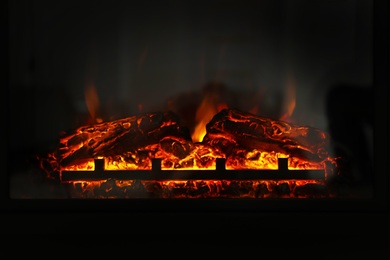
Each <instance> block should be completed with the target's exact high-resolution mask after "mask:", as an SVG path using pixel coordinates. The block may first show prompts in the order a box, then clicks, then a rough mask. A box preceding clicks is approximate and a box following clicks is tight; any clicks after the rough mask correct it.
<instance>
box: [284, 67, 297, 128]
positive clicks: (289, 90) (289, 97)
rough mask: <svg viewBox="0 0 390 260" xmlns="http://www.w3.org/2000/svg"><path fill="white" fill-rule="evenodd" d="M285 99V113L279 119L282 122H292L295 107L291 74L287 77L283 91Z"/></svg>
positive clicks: (294, 87)
mask: <svg viewBox="0 0 390 260" xmlns="http://www.w3.org/2000/svg"><path fill="white" fill-rule="evenodd" d="M285 95H286V99H285V101H284V109H283V111H285V113H284V114H283V115H282V116H281V117H280V120H284V121H288V122H289V121H292V120H291V116H292V114H293V112H294V109H295V106H296V86H295V81H294V77H293V75H292V73H289V74H288V75H287V84H286V91H285Z"/></svg>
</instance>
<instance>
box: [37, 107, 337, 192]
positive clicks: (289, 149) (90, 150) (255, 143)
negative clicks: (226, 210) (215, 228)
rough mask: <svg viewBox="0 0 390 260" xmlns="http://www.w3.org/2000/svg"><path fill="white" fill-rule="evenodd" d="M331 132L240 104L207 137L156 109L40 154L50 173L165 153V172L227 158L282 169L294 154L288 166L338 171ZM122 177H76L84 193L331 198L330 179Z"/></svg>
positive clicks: (136, 163) (237, 165)
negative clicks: (251, 110) (330, 146)
mask: <svg viewBox="0 0 390 260" xmlns="http://www.w3.org/2000/svg"><path fill="white" fill-rule="evenodd" d="M328 143H329V137H328V135H327V134H326V133H325V132H323V131H321V130H319V129H316V128H312V127H308V126H296V125H293V124H290V123H286V122H283V121H279V120H272V119H269V118H262V117H259V116H256V115H253V114H250V113H245V112H241V111H237V110H233V109H222V110H221V111H220V112H219V113H217V114H215V115H214V116H213V117H212V119H211V120H210V121H209V122H208V123H207V125H206V134H205V136H204V138H203V141H202V142H199V141H193V139H192V137H191V135H190V131H189V130H188V128H186V127H185V126H183V125H181V123H180V120H179V118H178V116H177V115H176V114H174V113H172V112H161V113H149V114H143V115H138V116H132V117H128V118H124V119H120V120H115V121H111V122H105V123H99V124H95V125H89V126H83V127H80V128H78V129H76V130H74V131H72V132H68V133H64V134H63V135H62V136H61V137H60V142H59V147H58V149H57V150H56V151H54V152H53V153H51V154H49V155H48V156H45V157H44V158H41V159H40V162H41V167H42V169H44V170H45V171H46V173H47V175H48V177H50V178H59V179H60V178H61V172H63V171H81V170H83V171H91V172H93V171H94V170H95V165H94V161H95V159H97V158H101V159H104V160H103V162H104V166H103V167H104V170H110V171H113V170H114V171H115V170H117V171H121V170H151V169H152V164H153V163H152V161H153V160H154V159H156V158H159V159H161V170H162V171H161V174H163V172H164V170H210V169H214V170H215V169H216V159H217V158H224V159H225V162H226V170H243V169H244V170H245V169H278V167H279V166H278V158H288V165H287V167H288V169H289V170H298V169H305V170H306V169H311V170H318V169H321V170H324V172H325V173H326V175H328V174H330V173H333V170H334V169H335V160H334V159H333V158H331V157H329V155H328V152H327V151H328V147H327V145H328ZM197 174H199V179H198V180H194V179H193V178H192V179H191V180H175V179H173V180H114V179H111V178H107V180H103V181H86V180H85V181H73V182H71V184H72V185H73V188H74V189H73V190H72V194H73V195H74V196H76V197H94V198H100V197H106V198H107V197H158V198H166V197H169V198H172V197H174V198H181V197H186V198H197V197H240V198H243V197H249V198H258V197H262V198H264V197H275V196H277V197H305V196H306V197H307V196H308V195H307V194H306V195H304V194H305V192H304V191H305V189H307V187H309V186H310V187H311V186H313V187H315V188H312V189H311V190H312V191H311V192H310V194H309V196H331V195H330V193H329V191H328V190H327V189H326V185H325V181H324V180H228V179H227V180H221V179H218V180H210V178H206V180H202V177H201V176H202V175H201V174H202V171H198V173H197Z"/></svg>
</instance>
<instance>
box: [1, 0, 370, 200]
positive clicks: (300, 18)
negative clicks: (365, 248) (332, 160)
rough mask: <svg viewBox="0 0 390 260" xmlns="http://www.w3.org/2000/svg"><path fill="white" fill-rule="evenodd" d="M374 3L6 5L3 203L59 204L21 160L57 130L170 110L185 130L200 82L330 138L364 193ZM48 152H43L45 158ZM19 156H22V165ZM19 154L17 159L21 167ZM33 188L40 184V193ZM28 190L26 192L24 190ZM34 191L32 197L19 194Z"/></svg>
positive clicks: (231, 102)
mask: <svg viewBox="0 0 390 260" xmlns="http://www.w3.org/2000/svg"><path fill="white" fill-rule="evenodd" d="M373 6H374V5H373V2H372V1H366V0H349V1H348V0H345V1H344V0H343V1H326V0H319V1H303V0H301V1H289V0H283V1H282V0H277V1H233V0H225V1H219V0H214V1H209V2H204V1H136V2H134V1H131V2H130V1H113V2H112V1H82V2H80V1H56V2H52V1H43V0H40V1H25V0H17V1H10V2H9V3H8V28H9V56H8V57H9V71H8V72H9V75H8V79H9V85H8V86H9V88H8V89H7V112H8V113H7V122H8V123H7V134H8V152H9V153H10V154H12V155H11V156H10V160H11V161H10V163H9V166H10V169H9V170H10V171H11V180H10V181H11V197H14V198H20V197H26V196H27V197H28V196H32V197H45V196H49V197H53V196H54V197H57V196H58V197H61V196H63V195H62V194H63V193H62V191H61V189H58V191H57V192H55V191H54V192H50V193H49V194H47V192H46V191H44V190H45V189H44V188H43V187H41V186H39V185H40V184H36V185H35V186H34V185H23V183H25V182H23V180H24V179H26V178H30V181H34V175H30V176H31V177H26V176H25V175H24V173H25V171H26V169H18V167H12V166H13V165H15V166H17V165H19V166H20V167H21V166H23V165H20V162H21V161H23V162H25V163H24V165H25V166H26V168H27V171H28V170H29V165H28V164H29V158H30V157H32V156H33V155H34V154H38V153H45V152H50V151H51V150H53V149H54V148H55V146H56V145H57V143H58V138H59V134H60V132H62V131H67V130H70V129H74V128H76V127H79V126H83V125H86V124H87V123H90V122H91V121H90V118H91V115H92V114H90V111H89V110H88V107H87V103H86V95H85V91H86V89H87V88H93V89H94V90H95V91H96V95H97V101H98V105H97V106H96V109H94V112H95V116H96V117H100V118H102V119H103V120H104V121H109V120H114V119H119V118H123V117H127V116H132V115H136V114H139V113H147V112H155V111H165V110H173V111H174V112H176V113H178V114H179V115H180V117H181V119H182V120H183V122H184V123H187V124H188V126H189V127H190V128H192V127H193V125H194V124H193V118H194V114H195V111H196V109H197V107H198V106H199V104H200V102H201V101H202V97H203V96H202V95H205V92H207V90H205V89H207V85H208V84H220V85H222V86H223V87H224V88H223V89H222V90H220V89H219V90H218V91H219V92H218V91H217V94H218V98H220V99H221V100H223V101H225V102H226V103H227V104H228V106H229V107H234V108H238V109H241V110H243V111H248V110H250V109H252V108H256V110H255V111H256V112H255V113H256V114H258V115H261V116H268V117H272V118H280V117H281V116H282V115H283V114H285V113H286V112H287V107H288V105H289V104H290V103H291V101H292V100H294V99H295V101H296V106H295V109H294V111H293V114H292V115H291V117H290V118H289V120H290V122H293V123H296V124H299V125H310V126H313V127H318V128H320V129H322V130H324V131H327V132H330V133H331V135H332V136H333V137H334V140H333V141H334V142H333V144H332V150H331V151H330V152H331V156H334V157H337V156H343V157H345V158H346V159H347V163H346V166H345V167H347V168H349V169H350V170H349V171H350V174H349V176H348V178H349V180H348V181H350V182H356V183H357V182H359V183H363V184H365V186H366V187H365V188H364V189H366V190H368V191H367V194H368V196H371V195H370V194H372V187H371V185H372V175H373V173H372V162H373V120H372V119H373V114H374V112H373V91H372V89H373V21H374V19H373ZM50 149H51V150H50ZM20 157H21V158H23V159H22V160H21V159H20ZM24 158H26V159H24ZM38 186H39V187H38ZM30 189H31V191H27V190H30ZM28 193H31V195H28Z"/></svg>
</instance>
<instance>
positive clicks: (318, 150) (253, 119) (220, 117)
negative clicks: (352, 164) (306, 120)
mask: <svg viewBox="0 0 390 260" xmlns="http://www.w3.org/2000/svg"><path fill="white" fill-rule="evenodd" d="M203 143H204V144H207V145H210V146H213V147H216V148H218V149H220V150H221V151H222V153H224V154H226V157H229V156H234V155H236V154H237V153H239V152H241V151H246V152H249V151H252V150H254V149H256V150H259V151H264V152H276V153H283V154H287V155H289V156H290V157H296V158H299V159H302V160H306V161H310V162H321V161H323V160H325V159H326V158H327V157H328V152H327V151H328V143H329V137H328V135H327V134H326V133H325V132H323V131H321V130H320V129H317V128H314V127H310V126H297V125H294V124H290V123H287V122H283V121H279V120H273V119H270V118H265V117H261V116H257V115H253V114H250V113H247V112H242V111H238V110H234V109H224V110H222V111H221V112H219V113H218V114H216V115H215V116H214V117H213V118H212V120H211V121H210V122H209V123H208V124H207V125H206V135H205V136H204V138H203Z"/></svg>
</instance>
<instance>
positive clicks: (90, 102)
mask: <svg viewBox="0 0 390 260" xmlns="http://www.w3.org/2000/svg"><path fill="white" fill-rule="evenodd" d="M84 95H85V104H86V105H87V108H88V111H89V114H90V116H91V121H92V122H91V123H93V122H95V123H101V122H103V120H102V118H100V117H97V112H98V110H99V97H98V94H97V91H96V87H95V85H94V84H93V83H90V84H88V85H86V87H85V90H84Z"/></svg>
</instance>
